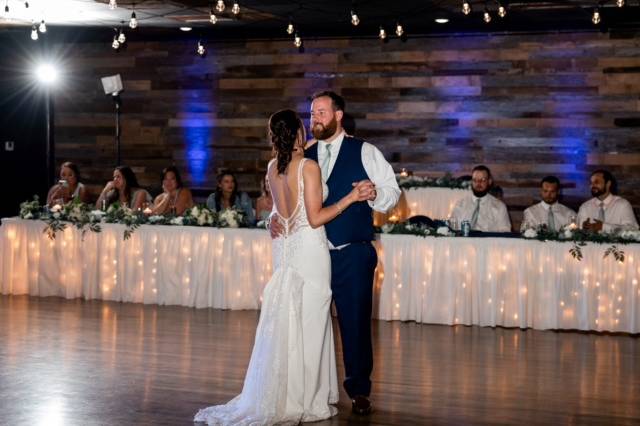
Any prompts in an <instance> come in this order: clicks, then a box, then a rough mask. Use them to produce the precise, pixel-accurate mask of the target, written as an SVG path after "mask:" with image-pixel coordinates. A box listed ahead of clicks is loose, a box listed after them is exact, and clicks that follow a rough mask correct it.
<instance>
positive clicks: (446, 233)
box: [436, 226, 451, 237]
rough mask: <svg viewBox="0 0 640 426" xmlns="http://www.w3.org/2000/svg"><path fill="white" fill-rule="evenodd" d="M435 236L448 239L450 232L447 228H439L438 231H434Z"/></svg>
mask: <svg viewBox="0 0 640 426" xmlns="http://www.w3.org/2000/svg"><path fill="white" fill-rule="evenodd" d="M436 234H438V235H442V236H444V237H448V236H449V235H451V230H450V229H449V227H448V226H440V227H439V228H438V229H436Z"/></svg>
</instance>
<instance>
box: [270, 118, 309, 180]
mask: <svg viewBox="0 0 640 426" xmlns="http://www.w3.org/2000/svg"><path fill="white" fill-rule="evenodd" d="M303 129H304V127H303V124H302V120H300V117H298V114H297V113H296V112H295V111H292V110H290V109H283V110H281V111H278V112H276V113H275V114H273V115H272V116H271V118H270V119H269V137H270V139H271V143H272V144H273V147H274V148H275V150H276V154H277V160H278V174H283V173H284V172H285V170H286V169H287V166H288V165H289V163H290V162H291V154H292V152H293V150H294V149H295V146H296V140H297V139H298V133H299V132H300V130H303Z"/></svg>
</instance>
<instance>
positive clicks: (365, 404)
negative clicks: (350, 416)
mask: <svg viewBox="0 0 640 426" xmlns="http://www.w3.org/2000/svg"><path fill="white" fill-rule="evenodd" d="M351 411H353V413H354V414H358V415H360V416H366V415H367V414H371V401H369V398H368V397H366V396H362V395H356V396H354V397H353V398H352V399H351Z"/></svg>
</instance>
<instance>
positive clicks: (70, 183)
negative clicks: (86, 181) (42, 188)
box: [47, 161, 87, 206]
mask: <svg viewBox="0 0 640 426" xmlns="http://www.w3.org/2000/svg"><path fill="white" fill-rule="evenodd" d="M75 199H78V200H80V201H81V202H83V203H86V202H87V191H86V190H85V188H84V185H83V184H82V183H81V182H80V170H79V169H78V166H76V165H75V163H72V162H70V161H67V162H65V163H62V166H60V180H59V181H58V183H56V184H55V185H53V186H52V187H51V189H49V193H48V194H47V204H48V205H49V206H52V205H54V204H66V203H68V202H69V201H72V200H75Z"/></svg>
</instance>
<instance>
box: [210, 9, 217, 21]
mask: <svg viewBox="0 0 640 426" xmlns="http://www.w3.org/2000/svg"><path fill="white" fill-rule="evenodd" d="M209 22H211V23H212V24H215V23H216V22H218V17H217V16H216V14H215V13H213V9H211V12H210V13H209Z"/></svg>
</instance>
